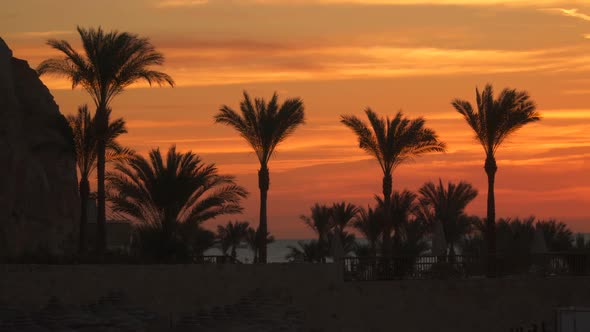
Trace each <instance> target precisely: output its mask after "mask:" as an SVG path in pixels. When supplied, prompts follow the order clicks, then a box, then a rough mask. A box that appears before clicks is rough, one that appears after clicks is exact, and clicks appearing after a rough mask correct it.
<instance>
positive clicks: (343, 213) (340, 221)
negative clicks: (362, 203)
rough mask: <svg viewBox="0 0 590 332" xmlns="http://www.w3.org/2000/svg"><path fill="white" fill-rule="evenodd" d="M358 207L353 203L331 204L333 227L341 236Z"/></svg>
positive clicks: (357, 211)
mask: <svg viewBox="0 0 590 332" xmlns="http://www.w3.org/2000/svg"><path fill="white" fill-rule="evenodd" d="M359 211H360V209H359V208H358V207H357V206H355V205H354V204H350V203H346V202H339V203H334V204H332V220H333V223H334V227H335V228H337V230H338V232H339V233H340V235H341V236H342V235H343V234H344V233H345V232H344V230H345V229H346V228H347V227H348V226H349V225H350V223H351V222H353V220H354V218H355V217H356V215H357V214H358V213H359Z"/></svg>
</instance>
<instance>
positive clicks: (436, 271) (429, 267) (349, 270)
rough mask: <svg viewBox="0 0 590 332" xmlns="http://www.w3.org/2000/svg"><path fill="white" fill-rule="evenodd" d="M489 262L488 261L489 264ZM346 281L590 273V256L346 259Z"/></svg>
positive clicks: (463, 256)
mask: <svg viewBox="0 0 590 332" xmlns="http://www.w3.org/2000/svg"><path fill="white" fill-rule="evenodd" d="M488 263H489V264H488ZM343 268H344V271H343V272H344V280H345V281H368V280H396V279H441V278H469V277H473V276H485V275H487V276H497V277H501V276H508V275H523V274H524V275H531V274H533V275H538V276H560V275H590V255H589V254H578V253H548V254H535V255H526V256H510V255H497V256H492V257H489V256H475V255H456V256H417V257H409V256H395V257H390V258H385V257H347V258H344V259H343Z"/></svg>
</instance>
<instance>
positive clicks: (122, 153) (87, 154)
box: [67, 105, 133, 253]
mask: <svg viewBox="0 0 590 332" xmlns="http://www.w3.org/2000/svg"><path fill="white" fill-rule="evenodd" d="M108 112H110V110H108ZM67 120H68V124H69V125H70V128H72V133H73V137H74V146H75V148H76V164H77V166H78V171H79V172H80V185H79V190H80V238H79V244H78V250H79V252H80V253H83V252H84V251H86V224H87V222H88V212H87V205H86V204H87V202H88V199H89V197H90V182H89V180H88V179H89V177H90V175H91V174H92V172H94V170H95V169H96V159H97V151H96V138H95V135H94V121H93V119H92V118H91V116H90V112H89V111H88V106H87V105H83V106H80V107H78V113H76V115H69V116H68V117H67ZM125 133H127V128H126V127H125V121H124V120H123V119H116V120H114V121H111V122H110V123H109V126H108V129H107V134H106V148H107V158H106V161H107V162H112V161H120V160H124V159H125V158H129V157H130V156H131V155H132V154H133V151H132V150H130V149H128V148H124V147H122V146H121V145H120V144H119V143H118V142H117V141H116V139H117V137H119V136H120V135H122V134H125Z"/></svg>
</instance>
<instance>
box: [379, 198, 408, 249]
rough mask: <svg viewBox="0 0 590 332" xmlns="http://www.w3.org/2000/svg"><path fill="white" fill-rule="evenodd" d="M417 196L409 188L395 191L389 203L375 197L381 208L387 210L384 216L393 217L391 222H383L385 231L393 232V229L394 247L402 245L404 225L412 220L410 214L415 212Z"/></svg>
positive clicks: (383, 210)
mask: <svg viewBox="0 0 590 332" xmlns="http://www.w3.org/2000/svg"><path fill="white" fill-rule="evenodd" d="M416 197H417V196H416V194H414V193H413V192H411V191H408V190H404V191H402V192H399V191H394V192H393V194H392V195H391V200H390V203H389V205H387V204H386V203H385V201H384V200H383V199H381V197H378V196H376V197H375V199H376V200H377V206H378V207H379V210H380V211H382V212H386V213H385V214H384V216H389V218H390V219H391V222H389V223H384V224H383V232H387V233H389V234H391V232H392V231H393V247H394V248H398V247H399V246H400V243H401V240H402V232H403V229H404V226H405V225H406V224H407V223H408V222H409V221H410V216H411V215H412V213H413V212H414V208H415V201H416Z"/></svg>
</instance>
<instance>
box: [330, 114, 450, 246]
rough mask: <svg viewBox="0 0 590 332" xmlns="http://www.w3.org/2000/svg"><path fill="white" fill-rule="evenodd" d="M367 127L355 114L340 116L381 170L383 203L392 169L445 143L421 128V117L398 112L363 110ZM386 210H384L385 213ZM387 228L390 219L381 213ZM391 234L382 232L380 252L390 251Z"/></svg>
mask: <svg viewBox="0 0 590 332" xmlns="http://www.w3.org/2000/svg"><path fill="white" fill-rule="evenodd" d="M365 113H366V114H367V118H368V119H369V123H370V126H371V128H369V126H368V125H367V124H366V123H364V122H363V121H362V120H361V119H359V118H358V117H356V116H353V115H352V116H345V115H343V116H342V117H341V121H340V122H342V123H343V124H344V125H346V126H347V127H349V128H350V129H352V131H353V132H354V133H355V134H356V136H357V138H358V141H359V147H360V148H361V149H363V150H365V152H367V153H368V154H370V155H371V156H373V157H375V159H377V161H378V162H379V166H381V170H382V171H383V186H382V187H383V200H384V204H385V205H387V206H388V205H389V204H390V202H391V192H392V190H393V177H392V176H393V175H392V174H393V171H394V170H395V168H396V167H397V166H399V165H400V164H402V163H404V162H407V161H410V160H413V159H414V158H415V157H418V156H421V155H423V154H426V153H430V152H443V151H445V149H446V146H445V144H444V143H443V142H441V141H439V139H438V136H437V135H436V133H435V132H434V130H432V129H430V128H426V127H425V120H424V119H423V118H421V117H419V118H417V119H414V120H410V119H409V118H407V117H405V116H404V114H403V113H402V112H398V113H397V114H396V115H395V116H394V117H393V118H389V117H387V118H383V117H379V116H378V115H377V113H375V112H373V111H372V110H371V109H370V108H367V109H366V110H365ZM388 210H389V209H386V213H387V211H388ZM384 221H385V223H386V224H387V225H388V226H387V227H388V228H389V227H391V226H390V225H389V224H390V223H391V222H392V221H391V217H390V216H389V215H386V216H385V220H384ZM390 240H391V234H390V233H388V232H383V250H384V251H383V254H384V255H385V256H389V255H390V253H391V243H390V242H391V241H390Z"/></svg>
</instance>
